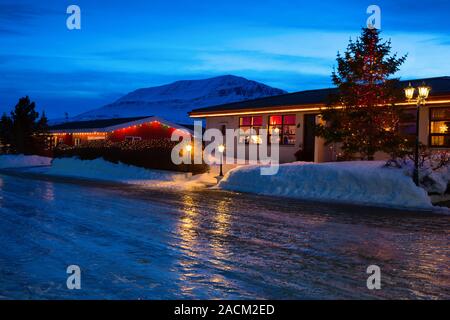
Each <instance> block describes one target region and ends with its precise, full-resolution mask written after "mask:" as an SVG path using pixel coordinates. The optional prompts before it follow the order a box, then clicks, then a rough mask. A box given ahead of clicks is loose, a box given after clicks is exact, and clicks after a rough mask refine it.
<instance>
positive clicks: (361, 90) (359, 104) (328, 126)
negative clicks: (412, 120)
mask: <svg viewBox="0 0 450 320" xmlns="http://www.w3.org/2000/svg"><path fill="white" fill-rule="evenodd" d="M405 59H406V56H403V57H398V56H397V54H393V55H391V42H390V41H385V42H383V40H382V39H381V38H380V31H379V30H377V29H368V28H365V29H363V30H362V35H361V36H360V37H359V38H358V39H356V41H352V40H350V43H349V45H348V47H347V50H346V52H345V53H344V55H341V54H339V53H338V56H337V69H336V70H335V71H334V72H333V74H332V80H333V83H334V84H335V85H336V86H337V87H338V93H337V94H336V95H333V96H331V97H330V101H329V103H328V106H327V108H326V109H324V110H323V111H322V113H321V116H322V119H323V120H324V121H323V124H321V125H318V128H317V130H316V132H317V133H316V134H317V135H318V136H320V137H323V138H324V139H325V141H326V143H327V144H330V143H338V144H339V145H340V148H341V150H342V152H343V157H344V158H355V157H359V158H361V159H368V160H372V159H373V157H374V154H375V153H376V152H377V151H384V152H388V153H390V154H395V155H400V154H401V153H407V152H408V151H409V149H410V142H409V141H408V140H407V139H405V138H404V137H402V136H401V135H400V133H399V131H398V130H397V129H398V123H399V121H400V119H401V117H402V111H401V110H400V108H398V107H396V106H395V105H394V103H395V102H396V101H397V100H398V99H399V98H400V97H401V94H402V91H401V90H400V87H399V85H398V79H397V78H392V76H393V75H394V74H395V73H396V72H397V71H398V70H399V67H400V65H401V64H402V63H403V62H404V61H405Z"/></svg>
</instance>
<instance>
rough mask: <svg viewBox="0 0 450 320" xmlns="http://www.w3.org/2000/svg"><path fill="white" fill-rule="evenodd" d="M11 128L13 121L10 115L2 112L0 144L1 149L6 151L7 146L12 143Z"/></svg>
mask: <svg viewBox="0 0 450 320" xmlns="http://www.w3.org/2000/svg"><path fill="white" fill-rule="evenodd" d="M12 128H13V123H12V120H11V118H10V117H8V116H7V115H6V113H3V115H2V117H1V119H0V145H2V146H3V147H2V149H3V150H1V151H3V152H6V150H7V146H10V145H11V143H12V136H13V133H12Z"/></svg>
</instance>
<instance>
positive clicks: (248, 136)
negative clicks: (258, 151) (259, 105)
mask: <svg viewBox="0 0 450 320" xmlns="http://www.w3.org/2000/svg"><path fill="white" fill-rule="evenodd" d="M261 127H262V116H254V117H241V118H239V129H240V132H239V143H246V144H248V143H256V144H260V143H261V142H262V139H261V135H260V134H259V130H260V129H261Z"/></svg>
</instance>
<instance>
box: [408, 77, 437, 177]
mask: <svg viewBox="0 0 450 320" xmlns="http://www.w3.org/2000/svg"><path fill="white" fill-rule="evenodd" d="M417 89H418V90H417V91H418V93H419V94H418V96H417V98H416V99H415V101H416V146H415V150H414V175H413V180H414V183H415V184H416V185H417V186H418V185H419V143H420V141H419V114H420V106H424V105H425V103H426V100H427V98H428V95H429V93H430V90H431V88H430V87H428V86H427V85H425V83H422V84H421V85H420V86H419V87H418V88H417ZM415 91H416V88H414V87H413V86H412V85H411V83H409V86H408V87H406V88H405V96H406V99H407V100H408V101H414V92H415Z"/></svg>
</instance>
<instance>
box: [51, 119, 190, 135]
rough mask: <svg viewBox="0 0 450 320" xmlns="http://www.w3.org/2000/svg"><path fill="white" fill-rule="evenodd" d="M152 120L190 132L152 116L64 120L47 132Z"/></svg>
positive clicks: (104, 129) (103, 129)
mask: <svg viewBox="0 0 450 320" xmlns="http://www.w3.org/2000/svg"><path fill="white" fill-rule="evenodd" d="M152 121H157V122H160V123H162V124H165V125H167V126H169V127H172V128H176V129H180V130H183V131H186V132H189V133H192V132H191V130H190V129H189V128H187V127H184V126H182V125H178V124H175V123H172V122H169V121H167V120H165V119H162V118H159V117H154V116H145V117H144V116H141V117H132V118H116V119H99V120H88V121H73V122H65V123H60V124H57V125H53V126H50V127H49V132H51V133H63V132H65V133H75V132H80V133H81V132H111V131H114V130H118V129H121V128H125V127H130V126H135V125H140V124H144V123H148V122H152Z"/></svg>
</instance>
